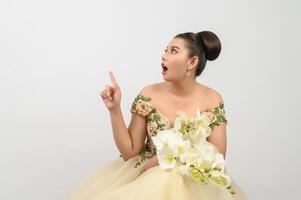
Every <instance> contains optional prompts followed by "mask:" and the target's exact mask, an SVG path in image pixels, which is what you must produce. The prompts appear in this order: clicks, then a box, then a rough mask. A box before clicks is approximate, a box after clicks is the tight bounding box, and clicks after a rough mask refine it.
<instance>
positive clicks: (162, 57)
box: [161, 52, 166, 60]
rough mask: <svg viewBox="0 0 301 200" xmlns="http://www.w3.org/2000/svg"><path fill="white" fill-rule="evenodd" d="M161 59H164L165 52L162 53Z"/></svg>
mask: <svg viewBox="0 0 301 200" xmlns="http://www.w3.org/2000/svg"><path fill="white" fill-rule="evenodd" d="M161 59H162V60H166V59H165V52H164V53H163V54H162V56H161Z"/></svg>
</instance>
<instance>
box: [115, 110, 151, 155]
mask: <svg viewBox="0 0 301 200" xmlns="http://www.w3.org/2000/svg"><path fill="white" fill-rule="evenodd" d="M110 116H111V124H112V130H113V135H114V140H115V144H116V146H117V148H118V150H119V152H120V153H121V155H122V157H123V159H124V160H128V159H129V158H131V157H133V156H135V155H137V154H138V153H139V151H140V150H141V148H142V147H143V144H144V141H145V138H146V120H145V118H144V117H143V116H141V115H138V114H135V113H134V114H132V117H131V121H130V124H129V127H128V128H127V127H126V125H125V122H124V119H123V116H122V112H121V109H120V107H118V108H116V110H112V111H110Z"/></svg>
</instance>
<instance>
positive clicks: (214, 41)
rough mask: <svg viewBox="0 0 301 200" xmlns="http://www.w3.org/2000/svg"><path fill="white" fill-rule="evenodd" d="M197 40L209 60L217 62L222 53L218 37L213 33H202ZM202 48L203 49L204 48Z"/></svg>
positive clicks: (198, 34)
mask: <svg viewBox="0 0 301 200" xmlns="http://www.w3.org/2000/svg"><path fill="white" fill-rule="evenodd" d="M197 39H198V41H199V42H201V43H202V44H200V45H201V46H202V47H204V51H205V57H206V59H207V60H210V61H212V60H215V59H216V58H217V57H218V56H219V54H220V52H221V42H220V40H219V38H218V37H217V35H216V34H215V33H213V32H211V31H201V32H199V33H197ZM202 47H201V48H202Z"/></svg>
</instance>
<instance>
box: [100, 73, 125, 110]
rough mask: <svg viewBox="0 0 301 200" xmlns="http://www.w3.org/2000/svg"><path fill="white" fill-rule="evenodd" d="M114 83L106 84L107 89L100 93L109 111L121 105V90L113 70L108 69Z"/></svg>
mask: <svg viewBox="0 0 301 200" xmlns="http://www.w3.org/2000/svg"><path fill="white" fill-rule="evenodd" d="M108 72H109V76H110V79H111V82H112V84H111V85H106V87H105V89H104V90H103V91H102V92H101V93H100V96H101V98H102V100H103V102H104V104H105V105H106V107H107V108H108V110H109V111H112V110H114V109H115V108H118V107H120V101H121V91H120V87H119V85H118V83H117V81H116V79H115V78H114V75H113V72H112V71H111V70H109V71H108Z"/></svg>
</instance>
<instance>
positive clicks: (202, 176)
mask: <svg viewBox="0 0 301 200" xmlns="http://www.w3.org/2000/svg"><path fill="white" fill-rule="evenodd" d="M209 125H210V117H209V115H208V113H206V112H199V110H197V115H196V117H188V116H187V115H186V114H185V113H184V112H182V111H178V112H177V117H176V119H175V123H174V128H171V129H167V130H162V131H159V132H158V133H157V135H156V136H153V137H152V140H153V143H154V145H155V146H156V154H157V158H158V161H159V165H160V166H161V167H162V168H163V169H171V168H174V167H175V166H179V170H180V172H181V174H182V175H187V176H189V177H191V178H193V179H194V180H196V181H198V182H203V183H204V184H207V183H208V182H209V181H211V182H213V183H216V184H218V185H221V186H223V187H225V188H226V189H228V191H229V192H230V193H231V194H235V191H234V190H233V189H232V186H231V179H230V177H229V176H228V175H227V174H226V173H225V160H224V157H223V155H222V154H220V153H219V152H218V150H217V148H216V147H215V146H214V145H213V144H211V143H210V142H208V141H207V140H206V138H207V137H208V136H209V135H210V134H211V132H212V128H211V127H210V126H209Z"/></svg>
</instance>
